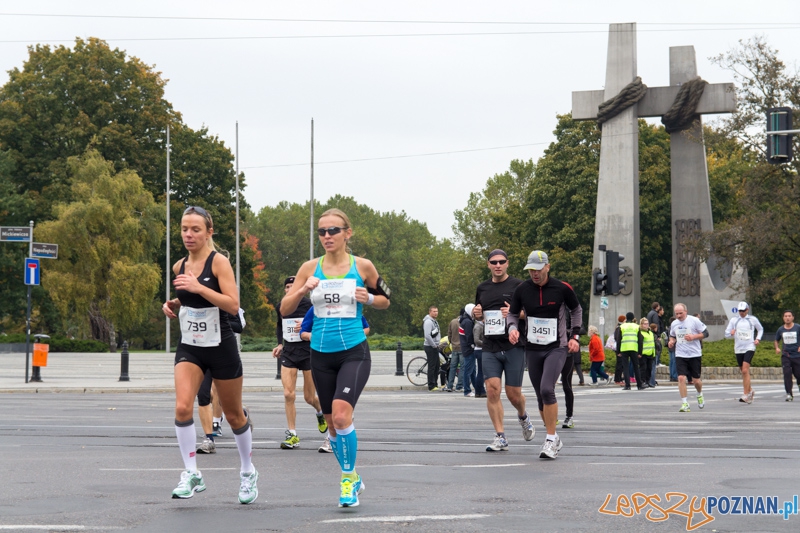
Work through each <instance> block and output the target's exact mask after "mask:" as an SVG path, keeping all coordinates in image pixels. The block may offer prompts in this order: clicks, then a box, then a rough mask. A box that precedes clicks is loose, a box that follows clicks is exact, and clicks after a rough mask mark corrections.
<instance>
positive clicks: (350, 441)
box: [336, 424, 358, 474]
mask: <svg viewBox="0 0 800 533" xmlns="http://www.w3.org/2000/svg"><path fill="white" fill-rule="evenodd" d="M336 440H337V445H338V447H339V454H340V455H341V459H340V460H339V462H340V464H341V465H342V472H343V473H345V474H349V473H351V472H352V471H353V470H355V469H356V453H357V452H358V436H357V435H356V428H355V426H354V425H353V424H350V427H347V428H345V429H337V430H336Z"/></svg>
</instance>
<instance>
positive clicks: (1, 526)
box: [0, 524, 127, 531]
mask: <svg viewBox="0 0 800 533" xmlns="http://www.w3.org/2000/svg"><path fill="white" fill-rule="evenodd" d="M22 529H25V530H29V531H32V530H44V531H109V530H111V529H127V528H124V527H121V526H81V525H73V524H63V525H62V524H56V525H53V524H14V525H5V524H0V530H9V531H19V530H22Z"/></svg>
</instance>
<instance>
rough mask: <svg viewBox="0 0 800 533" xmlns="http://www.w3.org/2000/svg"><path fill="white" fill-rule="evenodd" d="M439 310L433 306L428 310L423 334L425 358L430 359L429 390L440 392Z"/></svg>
mask: <svg viewBox="0 0 800 533" xmlns="http://www.w3.org/2000/svg"><path fill="white" fill-rule="evenodd" d="M438 317H439V308H438V307H436V306H435V305H432V306H430V307H429V308H428V314H427V315H425V318H423V319H422V334H423V336H424V337H425V341H424V343H423V345H422V349H423V350H425V357H426V358H427V359H428V390H429V391H435V390H439V386H438V384H437V379H438V378H437V376H438V375H439V341H441V340H442V334H441V330H440V329H439V322H437V321H436V319H437V318H438Z"/></svg>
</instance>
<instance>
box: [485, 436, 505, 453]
mask: <svg viewBox="0 0 800 533" xmlns="http://www.w3.org/2000/svg"><path fill="white" fill-rule="evenodd" d="M506 450H508V439H506V438H505V437H504V436H502V435H495V436H494V440H493V441H492V443H491V444H490V445H488V446H487V447H486V451H487V452H502V451H506Z"/></svg>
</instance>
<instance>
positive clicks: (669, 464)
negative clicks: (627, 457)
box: [589, 463, 705, 466]
mask: <svg viewBox="0 0 800 533" xmlns="http://www.w3.org/2000/svg"><path fill="white" fill-rule="evenodd" d="M589 464H590V465H652V466H677V465H704V464H705V463H589Z"/></svg>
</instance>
